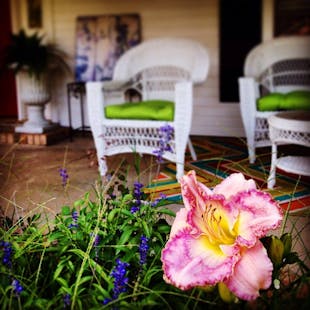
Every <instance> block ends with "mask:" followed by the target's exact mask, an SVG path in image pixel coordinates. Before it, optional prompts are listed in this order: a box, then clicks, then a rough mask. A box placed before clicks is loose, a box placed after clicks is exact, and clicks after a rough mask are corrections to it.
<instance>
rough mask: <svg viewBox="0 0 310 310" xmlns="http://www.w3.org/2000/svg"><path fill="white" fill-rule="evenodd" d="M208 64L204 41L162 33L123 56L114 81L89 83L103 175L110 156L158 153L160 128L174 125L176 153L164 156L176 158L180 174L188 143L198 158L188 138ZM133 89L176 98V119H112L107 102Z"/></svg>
mask: <svg viewBox="0 0 310 310" xmlns="http://www.w3.org/2000/svg"><path fill="white" fill-rule="evenodd" d="M208 69H209V57H208V53H207V50H206V49H205V48H204V47H203V46H202V45H201V44H199V43H197V42H194V41H191V40H188V39H181V38H158V39H152V40H148V41H145V42H143V43H141V44H139V45H138V46H136V47H134V48H132V49H130V50H129V51H127V52H126V53H125V54H123V55H122V56H121V58H120V59H119V60H118V62H117V64H116V66H115V69H114V74H113V79H112V81H105V82H88V83H87V84H86V95H87V106H88V116H89V123H90V127H91V130H92V134H93V137H94V141H95V146H96V150H97V157H98V162H99V171H100V174H101V175H102V176H104V175H105V174H106V173H107V171H108V167H107V164H106V156H109V155H114V154H119V153H128V152H132V151H135V152H137V153H146V154H153V155H154V150H155V149H158V148H159V143H160V133H159V128H160V127H162V126H165V125H167V124H168V125H170V126H172V127H173V128H174V136H173V138H172V140H171V143H170V146H171V148H172V151H171V152H165V153H164V154H163V158H164V159H167V160H169V161H172V162H175V163H176V166H177V174H176V177H177V179H179V178H180V177H181V176H182V175H183V174H184V158H185V150H186V144H187V143H189V149H190V152H191V155H192V157H193V159H194V160H195V159H196V154H195V151H194V149H193V147H192V144H191V142H190V140H189V133H190V128H191V120H192V109H193V89H192V88H193V84H194V83H200V82H203V81H204V80H205V79H206V77H207V73H208ZM128 88H134V89H137V90H138V91H140V93H141V94H142V100H151V99H163V100H170V101H174V104H175V108H174V120H173V121H170V122H167V121H156V120H135V119H129V120H124V119H108V118H106V117H105V114H104V106H105V105H108V104H111V103H113V104H115V103H123V102H125V101H126V100H125V98H124V92H125V91H126V89H128Z"/></svg>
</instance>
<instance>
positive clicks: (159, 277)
mask: <svg viewBox="0 0 310 310" xmlns="http://www.w3.org/2000/svg"><path fill="white" fill-rule="evenodd" d="M119 180H120V183H118V186H117V188H116V191H117V192H118V194H117V195H115V194H114V192H115V187H114V188H101V189H100V190H97V191H96V193H95V194H96V195H95V196H96V199H95V200H92V199H90V194H89V193H86V194H85V195H84V197H83V198H81V199H79V200H77V201H75V202H74V203H73V204H72V206H68V205H65V206H63V207H62V209H61V212H60V213H59V214H57V216H56V217H55V218H54V220H53V221H52V222H47V221H46V220H43V219H42V218H41V216H40V215H39V214H35V215H33V216H32V217H28V218H24V219H22V218H21V219H19V220H18V221H17V222H16V223H14V222H13V221H10V220H9V219H6V220H5V221H2V222H1V225H0V242H1V243H0V260H1V262H0V305H1V309H44V310H47V309H53V310H54V309H182V310H183V309H184V310H186V309H197V310H199V309H227V308H229V309H250V308H256V309H279V308H283V309H290V308H294V306H295V304H296V302H298V303H301V304H302V305H301V307H300V308H301V309H307V308H308V306H309V298H308V297H307V294H309V278H310V277H309V268H308V267H307V266H306V265H305V264H304V262H303V261H302V260H300V258H299V257H298V255H297V253H295V252H292V238H291V235H290V234H288V233H285V234H283V235H282V236H281V237H280V238H278V237H275V236H268V237H265V238H263V239H262V242H263V244H264V246H265V247H266V250H267V252H268V255H269V257H270V258H271V259H272V261H273V264H274V270H273V283H272V285H271V287H270V288H269V289H268V290H266V291H262V292H261V296H260V297H259V298H258V299H257V300H255V301H254V302H251V303H246V302H244V301H240V300H238V299H237V298H236V297H235V296H233V295H232V294H231V293H230V292H229V291H228V289H227V288H226V287H225V286H223V284H221V283H220V284H219V285H218V287H203V288H202V287H197V288H195V289H192V290H188V291H181V290H179V289H177V288H175V287H173V286H172V285H169V284H167V283H166V282H165V281H164V279H163V271H162V262H161V251H162V249H163V247H164V246H165V243H166V242H167V240H168V236H169V233H170V225H169V224H168V222H167V220H166V218H167V216H168V217H172V218H173V217H174V216H175V214H174V213H173V212H172V211H171V210H169V209H167V208H165V207H163V205H165V202H164V201H162V200H160V201H156V203H154V201H153V202H152V201H151V198H150V196H147V195H146V194H142V196H141V197H140V198H141V201H140V203H139V208H138V211H136V212H133V211H132V207H133V206H136V205H137V199H136V196H135V191H134V189H129V188H127V187H126V186H125V184H126V182H125V179H124V178H123V176H121V177H119ZM142 236H144V237H146V238H147V240H148V247H149V248H148V252H147V256H146V263H145V264H141V261H140V252H139V247H140V238H141V237H142ZM7 245H10V246H9V247H7V248H6V250H5V247H6V246H7ZM10 249H11V250H10ZM8 254H9V256H10V263H9V264H8V263H5V258H6V255H8ZM117 259H119V260H121V261H122V262H126V263H128V264H129V267H128V268H127V270H126V278H128V282H127V285H126V289H125V291H122V292H121V293H120V294H119V295H118V296H117V298H114V297H115V296H114V295H113V294H114V289H115V283H114V278H113V276H112V275H113V273H112V271H113V270H114V268H115V265H116V260H117ZM6 262H7V261H6ZM292 264H294V265H296V266H298V267H299V274H298V276H297V277H295V278H290V277H289V276H286V277H285V276H284V277H283V270H285V268H286V267H287V266H288V265H292ZM13 280H17V281H18V282H19V283H20V285H21V286H22V287H23V291H22V292H21V293H20V294H17V293H16V290H14V286H13ZM305 294H306V296H305ZM66 298H68V299H69V301H67V303H65V301H66ZM106 300H108V302H107V303H104V301H106Z"/></svg>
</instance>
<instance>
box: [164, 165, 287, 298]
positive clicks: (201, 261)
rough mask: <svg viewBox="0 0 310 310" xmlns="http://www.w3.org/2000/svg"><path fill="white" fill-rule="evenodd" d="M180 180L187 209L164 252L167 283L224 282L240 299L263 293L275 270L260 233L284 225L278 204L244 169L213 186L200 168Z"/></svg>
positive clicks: (177, 220)
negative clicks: (198, 176) (198, 177)
mask: <svg viewBox="0 0 310 310" xmlns="http://www.w3.org/2000/svg"><path fill="white" fill-rule="evenodd" d="M180 182H181V189H182V196H183V202H184V206H185V208H182V209H180V210H179V211H178V213H177V215H176V218H175V220H174V223H173V225H172V227H171V233H170V237H169V240H168V242H167V244H166V246H165V248H164V249H163V251H162V257H161V259H162V262H163V270H164V278H165V280H166V282H168V283H170V284H172V285H174V286H176V287H178V288H180V289H182V290H186V289H190V288H193V287H195V286H206V285H215V284H217V283H218V282H224V283H225V284H226V286H227V287H228V288H229V289H230V290H231V291H232V292H233V293H234V294H235V295H236V296H237V297H239V298H240V299H244V300H253V299H255V298H257V297H258V296H259V290H260V289H267V288H269V286H270V285H271V281H272V270H273V265H272V262H271V261H270V259H269V257H268V255H267V251H266V249H265V248H264V246H263V245H262V243H261V242H260V240H259V238H261V237H263V236H265V235H266V233H267V232H269V230H271V229H276V228H278V227H279V225H280V223H281V220H282V213H281V211H280V208H279V206H278V204H277V203H276V202H275V201H274V200H273V199H272V197H271V196H270V195H269V194H268V193H264V192H261V191H259V190H258V189H257V188H256V185H255V182H254V181H253V180H246V179H245V178H244V176H243V175H242V174H241V173H235V174H232V175H230V176H229V177H228V178H226V179H225V180H224V181H222V183H221V184H219V185H217V186H215V187H214V189H213V190H211V189H209V188H208V187H206V186H205V185H203V184H202V183H200V182H198V181H197V180H196V174H195V171H190V172H189V173H188V174H187V175H186V176H183V178H182V179H181V180H180Z"/></svg>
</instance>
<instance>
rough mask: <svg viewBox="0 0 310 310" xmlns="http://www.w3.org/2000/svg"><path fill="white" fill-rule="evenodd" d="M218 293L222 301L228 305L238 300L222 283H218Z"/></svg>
mask: <svg viewBox="0 0 310 310" xmlns="http://www.w3.org/2000/svg"><path fill="white" fill-rule="evenodd" d="M218 291H219V294H220V297H221V298H222V300H223V301H224V302H226V303H228V304H231V303H236V302H237V301H238V298H237V297H236V296H235V295H234V294H233V293H232V292H231V291H230V290H229V288H228V287H227V286H226V285H225V284H224V283H223V282H219V283H218Z"/></svg>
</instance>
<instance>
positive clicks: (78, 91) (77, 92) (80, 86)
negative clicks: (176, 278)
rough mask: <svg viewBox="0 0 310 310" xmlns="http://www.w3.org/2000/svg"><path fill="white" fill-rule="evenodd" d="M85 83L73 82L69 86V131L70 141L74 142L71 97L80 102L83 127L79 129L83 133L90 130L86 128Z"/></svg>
mask: <svg viewBox="0 0 310 310" xmlns="http://www.w3.org/2000/svg"><path fill="white" fill-rule="evenodd" d="M85 93H86V91H85V82H72V83H68V84H67V96H68V116H69V130H70V141H72V140H73V134H72V132H73V130H72V113H71V97H72V96H74V97H75V98H77V99H78V100H79V101H80V113H81V126H80V127H79V128H77V129H81V130H82V131H83V132H84V131H85V130H86V129H89V126H85V118H84V108H83V104H84V97H85Z"/></svg>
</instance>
